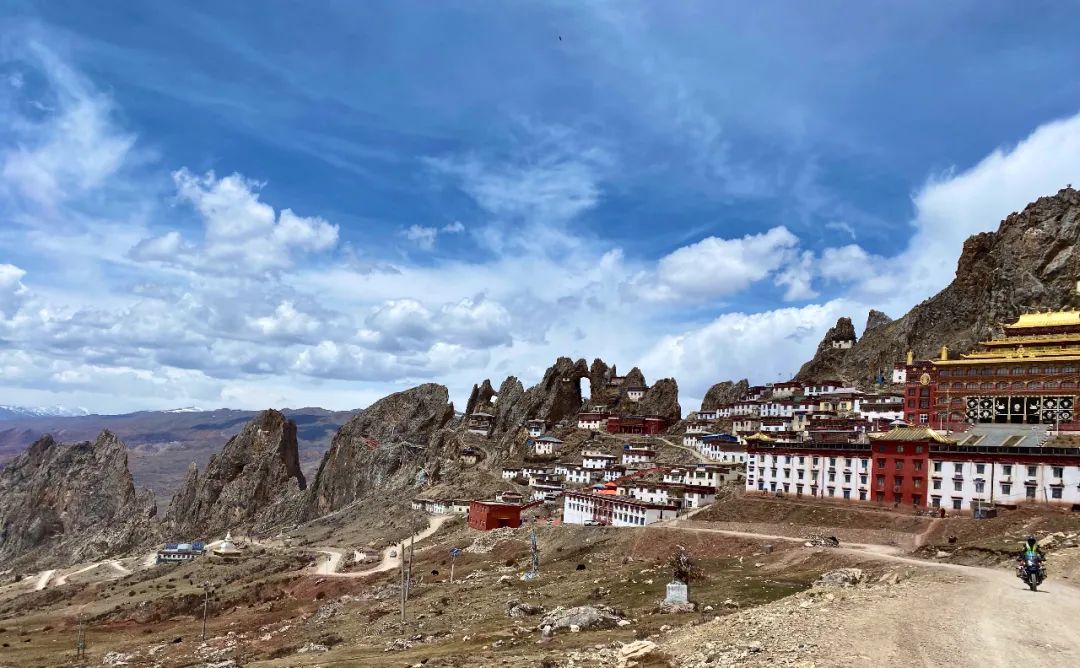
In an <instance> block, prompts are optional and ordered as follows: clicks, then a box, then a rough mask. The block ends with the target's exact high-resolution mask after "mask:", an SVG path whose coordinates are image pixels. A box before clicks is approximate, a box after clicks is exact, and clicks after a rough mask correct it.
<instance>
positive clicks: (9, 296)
mask: <svg viewBox="0 0 1080 668" xmlns="http://www.w3.org/2000/svg"><path fill="white" fill-rule="evenodd" d="M25 275H26V272H25V271H23V270H22V269H20V268H18V267H16V266H15V265H13V264H0V318H12V317H14V316H15V312H16V311H18V310H19V307H21V306H22V304H23V302H24V301H25V299H26V296H27V294H28V291H27V289H26V286H24V285H23V284H22V278H23V276H25Z"/></svg>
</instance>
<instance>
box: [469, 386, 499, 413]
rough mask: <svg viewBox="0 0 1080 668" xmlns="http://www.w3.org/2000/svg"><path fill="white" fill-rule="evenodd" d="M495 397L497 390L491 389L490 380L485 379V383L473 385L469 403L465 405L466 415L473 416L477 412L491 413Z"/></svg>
mask: <svg viewBox="0 0 1080 668" xmlns="http://www.w3.org/2000/svg"><path fill="white" fill-rule="evenodd" d="M495 396H496V395H495V388H493V387H491V381H490V380H487V379H485V380H484V382H483V383H481V384H479V385H473V388H472V392H471V393H469V401H468V403H466V404H465V415H472V414H473V413H475V412H477V411H483V412H489V411H490V409H491V408H492V403H493V402H492V399H493V398H494V397H495Z"/></svg>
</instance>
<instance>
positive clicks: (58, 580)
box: [53, 561, 102, 587]
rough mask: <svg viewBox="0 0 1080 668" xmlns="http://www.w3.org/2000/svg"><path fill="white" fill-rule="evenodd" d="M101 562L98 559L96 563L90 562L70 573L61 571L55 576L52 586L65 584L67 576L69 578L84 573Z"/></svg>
mask: <svg viewBox="0 0 1080 668" xmlns="http://www.w3.org/2000/svg"><path fill="white" fill-rule="evenodd" d="M101 563H102V562H100V561H99V562H97V563H93V564H90V565H89V566H83V567H82V568H80V569H79V570H77V571H72V572H70V573H63V574H61V575H59V576H57V578H56V579H55V580H54V581H53V586H54V587H60V586H62V585H65V584H67V581H68V578H70V577H71V576H73V575H79V574H81V573H86V572H87V571H92V570H94V569H95V568H97V567H98V566H100V565H101Z"/></svg>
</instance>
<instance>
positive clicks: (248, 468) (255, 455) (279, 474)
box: [165, 410, 307, 538]
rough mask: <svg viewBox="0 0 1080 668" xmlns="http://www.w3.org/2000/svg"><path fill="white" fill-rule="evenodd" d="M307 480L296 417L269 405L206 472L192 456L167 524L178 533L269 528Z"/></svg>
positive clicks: (189, 534)
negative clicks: (288, 416) (201, 469)
mask: <svg viewBox="0 0 1080 668" xmlns="http://www.w3.org/2000/svg"><path fill="white" fill-rule="evenodd" d="M306 486H307V483H306V481H305V480H304V474H303V472H302V471H301V470H300V459H299V456H298V446H297V440H296V423H295V422H293V421H292V420H289V419H287V418H286V417H285V416H284V415H283V414H282V413H280V412H279V411H276V410H267V411H263V412H262V413H260V414H259V415H258V416H256V417H255V418H254V419H253V420H251V422H249V423H248V424H247V425H245V426H244V428H243V429H242V430H241V431H240V433H239V434H237V435H235V436H233V437H232V438H231V439H229V441H228V443H226V444H225V447H223V448H222V449H221V452H219V453H217V454H215V455H212V456H211V457H210V461H209V463H208V464H207V466H206V469H205V470H204V471H203V473H202V475H200V474H199V470H198V466H197V465H196V464H195V463H194V462H192V464H191V466H190V468H189V469H188V473H187V477H186V478H185V479H184V483H183V484H182V485H181V486H180V488H179V489H178V490H177V492H176V495H175V496H173V499H172V503H171V504H170V505H169V511H168V513H167V514H166V516H165V525H166V527H167V528H168V530H169V532H170V535H172V536H174V537H177V538H191V537H203V538H205V537H210V536H216V535H217V534H223V533H225V532H226V531H228V530H230V529H243V530H252V529H254V530H255V531H261V530H265V529H267V528H268V527H270V526H274V525H277V524H279V523H280V519H281V517H282V515H287V514H288V512H289V511H288V506H289V504H295V503H296V499H297V498H298V496H299V494H300V492H301V491H302V490H303V489H305V488H306ZM283 507H284V508H285V509H284V510H283Z"/></svg>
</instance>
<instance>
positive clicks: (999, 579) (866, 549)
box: [664, 522, 1080, 668]
mask: <svg viewBox="0 0 1080 668" xmlns="http://www.w3.org/2000/svg"><path fill="white" fill-rule="evenodd" d="M664 528H667V529H674V530H679V531H695V532H707V533H720V534H725V535H731V536H737V537H741V538H757V539H761V540H769V541H788V542H803V539H800V538H792V537H789V536H774V535H765V534H756V533H752V532H744V531H726V530H721V529H709V528H707V527H700V526H679V524H678V523H677V522H674V523H670V524H668V525H666V526H665V527H664ZM832 549H833V550H836V551H838V552H842V553H846V554H849V555H852V556H857V557H861V558H870V559H879V560H883V561H889V562H894V563H903V564H907V565H912V566H919V567H923V568H929V569H937V570H940V571H948V572H950V573H953V574H956V575H958V576H959V578H958V581H957V582H955V583H941V584H940V585H935V586H932V587H929V588H926V589H925V590H920V592H919V598H918V600H917V601H913V600H911V599H910V598H904V597H897V598H889V597H885V598H883V599H882V600H881V601H880V602H879V603H876V604H875V605H874V606H873V610H872V612H870V611H869V610H867V609H860V610H852V611H847V612H844V613H839V614H836V615H835V617H834V618H833V617H830V619H829V626H830V630H829V631H828V633H827V634H825V635H824V636H823V637H821V638H807V642H813V643H817V644H819V646H821V647H823V648H828V652H827V653H828V654H829V656H828V657H827V658H828V664H827V665H836V666H898V667H899V666H904V667H909V666H939V665H951V666H970V667H971V668H986V667H987V666H1010V667H1012V666H1018V665H1028V666H1076V665H1080V626H1077V625H1076V624H1075V622H1074V620H1076V619H1078V618H1080V617H1078V615H1080V589H1077V588H1076V587H1074V586H1072V585H1070V584H1068V583H1065V582H1063V581H1062V580H1060V579H1058V580H1055V579H1054V577H1053V570H1052V569H1051V571H1050V578H1049V579H1048V580H1047V582H1046V583H1045V585H1044V586H1043V587H1041V588H1040V590H1039V591H1038V592H1031V591H1029V590H1028V588H1027V586H1026V585H1024V584H1023V583H1022V582H1020V581H1019V580H1018V579H1017V578H1016V576H1015V575H1014V574H1013V572H1012V570H1011V569H1008V568H977V567H971V566H961V565H957V564H947V563H938V562H932V561H925V560H922V559H915V558H912V557H908V556H905V555H904V554H902V553H901V551H900V550H899V548H896V547H893V546H888V545H857V544H845V545H844V546H843V547H840V548H832Z"/></svg>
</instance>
